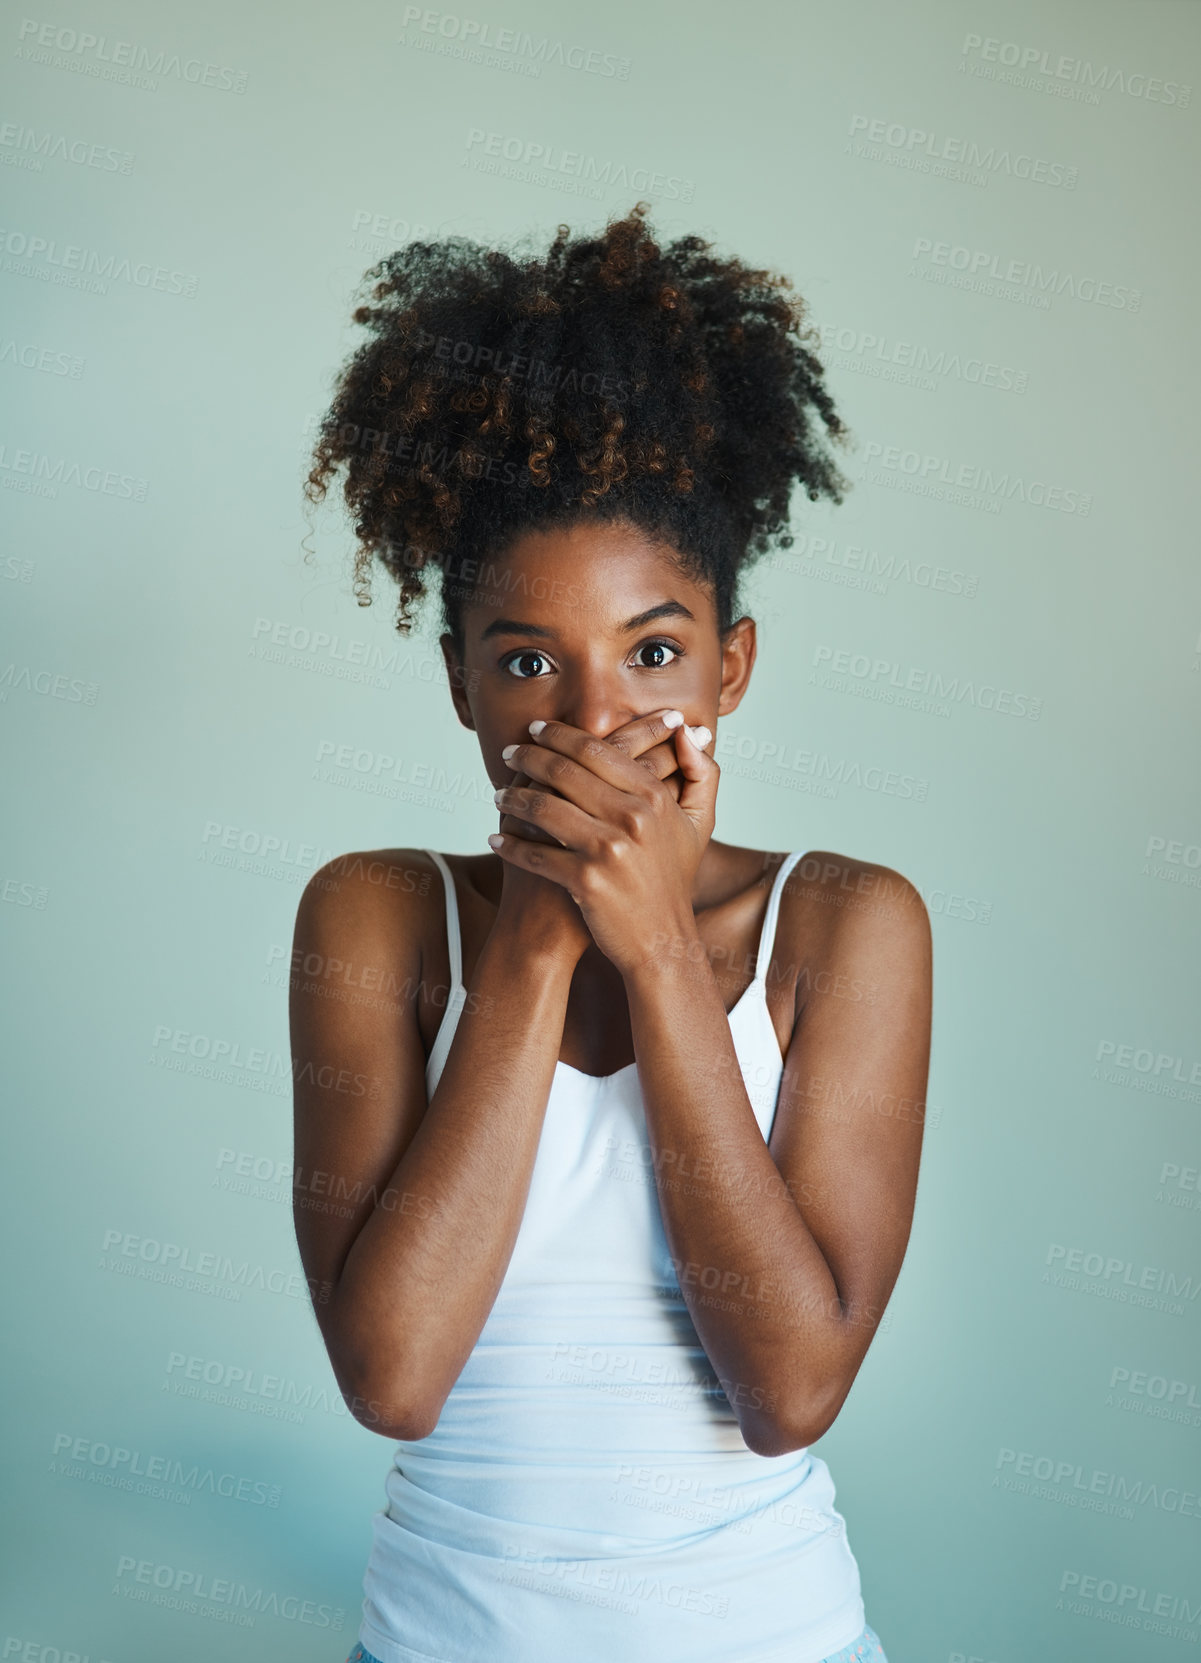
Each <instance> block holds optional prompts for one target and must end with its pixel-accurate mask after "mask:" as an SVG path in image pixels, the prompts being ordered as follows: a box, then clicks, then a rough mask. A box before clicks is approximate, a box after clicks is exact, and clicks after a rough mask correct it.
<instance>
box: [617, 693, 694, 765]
mask: <svg viewBox="0 0 1201 1663" xmlns="http://www.w3.org/2000/svg"><path fill="white" fill-rule="evenodd" d="M683 716H684V713H683V711H681V710H672V709H666V710H652V711H649V712H648V713H647V715H645V716H635V717H634V719H633V721H631V722H623V723H622V725H621V727H619V728H614V729H613V732H612V733H608V734H606V735H605V738H606V739H607V740H608V741H609V744H610V745H613V746H614V747H615V748H616V749H617V750H619V751H624V752H625V754H626V755H627V756H629V757H635V758H645V757H648V756H651V755H653V754H654V752H655V751H656V750H657V749H659V747H661V746H662V747H664V748H665V749H666V750H667V752H668V754H669V755H670V756H671V769H669V770H668V772H671V771H672V769H674V768H675V766H676V763H675V756H674V750H673V746H672V733H673V732H674V730H675V729H677V728H678V727H679V726H680V725H681V722H682V720H683ZM669 722H670V726H669ZM660 777H662V775H661V774H660Z"/></svg>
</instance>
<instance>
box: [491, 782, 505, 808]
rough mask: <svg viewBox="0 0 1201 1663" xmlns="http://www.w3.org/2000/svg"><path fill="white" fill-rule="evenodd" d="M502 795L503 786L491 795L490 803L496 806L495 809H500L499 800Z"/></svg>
mask: <svg viewBox="0 0 1201 1663" xmlns="http://www.w3.org/2000/svg"><path fill="white" fill-rule="evenodd" d="M504 794H505V792H504V787H503V786H502V787H501V788H500V790H499V791H494V792H493V793H492V801H493V802H494V803H495V804H496V806H497V808H499V807H500V802H501V798H502V797H503V796H504Z"/></svg>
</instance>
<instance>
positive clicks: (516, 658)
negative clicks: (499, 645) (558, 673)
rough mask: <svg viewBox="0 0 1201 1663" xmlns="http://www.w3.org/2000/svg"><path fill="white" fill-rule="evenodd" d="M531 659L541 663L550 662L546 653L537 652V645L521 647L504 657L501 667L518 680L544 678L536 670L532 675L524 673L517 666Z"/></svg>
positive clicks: (539, 679) (538, 679)
mask: <svg viewBox="0 0 1201 1663" xmlns="http://www.w3.org/2000/svg"><path fill="white" fill-rule="evenodd" d="M531 659H533V660H534V661H535V662H536V663H541V664H548V663H549V662H550V660H549V659H548V658H547V656H546V654H545V653H542V652H539V651H538V649H537V647H523V648H522V650H521V651H520V652H515V653H514V654H513V655H512V656H511V657H510V658H506V659H505V660H504V663H503V665H502V668H503V669H506V670H508V671H509V673H510V674H511V675H513V676H515V677H516V679H517V680H518V681H542V680H543V679H544V678H543V677H542V676H541V675H539V674H537V673H536V672H535V673H534V674H533V675H526V674H525V673H524V671H523V670H521V669H518V668H517V666H518V665H521V664H526V663H528V662H529V661H530V660H531Z"/></svg>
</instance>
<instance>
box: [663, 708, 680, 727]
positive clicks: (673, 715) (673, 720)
mask: <svg viewBox="0 0 1201 1663" xmlns="http://www.w3.org/2000/svg"><path fill="white" fill-rule="evenodd" d="M683 720H684V712H683V711H682V710H665V711H664V712H663V726H664V727H665V728H678V727H679V725H680V723H681V722H682V721H683Z"/></svg>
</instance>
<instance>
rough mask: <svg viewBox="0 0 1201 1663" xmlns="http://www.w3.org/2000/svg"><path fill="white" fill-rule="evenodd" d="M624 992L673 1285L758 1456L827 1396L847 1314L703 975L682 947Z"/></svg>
mask: <svg viewBox="0 0 1201 1663" xmlns="http://www.w3.org/2000/svg"><path fill="white" fill-rule="evenodd" d="M699 956H700V957H701V958H703V953H702V954H701V955H699ZM626 994H627V998H628V1001H629V1008H630V1022H631V1027H632V1031H633V1039H634V1050H635V1053H636V1055H637V1058H638V1075H639V1080H640V1082H641V1085H642V1092H643V1097H644V1100H645V1105H646V1123H647V1132H648V1137H649V1141H650V1144H651V1149H652V1156H653V1162H654V1172H655V1176H656V1182H657V1184H658V1193H659V1204H660V1211H661V1213H662V1217H663V1226H664V1232H665V1234H666V1237H667V1241H668V1245H669V1248H670V1252H671V1256H672V1259H673V1261H674V1264H675V1267H676V1274H677V1276H678V1279H679V1283H680V1288H681V1292H682V1294H683V1296H684V1299H685V1301H686V1303H687V1305H688V1309H689V1313H690V1315H691V1317H692V1321H693V1325H694V1327H695V1328H696V1331H697V1334H698V1336H699V1337H700V1340H701V1343H702V1344H703V1345H704V1348H705V1350H706V1352H707V1353H708V1356H709V1359H710V1361H711V1362H712V1364H713V1366H714V1368H715V1370H716V1372H717V1374H718V1377H719V1378H720V1380H721V1382H722V1385H723V1388H724V1389H725V1391H726V1394H727V1396H728V1397H729V1398H730V1401H731V1405H732V1407H733V1408H734V1410H735V1412H736V1414H737V1415H738V1419H739V1423H740V1425H741V1426H742V1428H743V1432H744V1435H746V1436H747V1438H748V1443H751V1444H752V1447H757V1446H761V1448H762V1452H763V1453H771V1452H772V1447H773V1446H777V1445H778V1444H779V1442H780V1439H781V1434H782V1433H783V1434H785V1435H786V1436H787V1437H790V1438H795V1436H796V1435H797V1431H798V1429H800V1430H802V1431H803V1428H804V1427H805V1426H806V1425H807V1424H809V1421H810V1418H811V1415H812V1413H813V1412H814V1411H815V1410H818V1409H819V1406H820V1405H822V1404H823V1403H824V1402H825V1401H826V1399H827V1398H828V1396H829V1384H828V1383H829V1381H830V1380H832V1379H834V1378H836V1377H837V1372H838V1371H837V1362H838V1359H839V1356H840V1354H841V1352H842V1349H843V1346H844V1343H845V1333H846V1327H847V1323H848V1321H850V1320H854V1313H850V1314H849V1315H848V1314H846V1313H844V1310H843V1306H842V1301H841V1299H840V1296H839V1291H838V1288H837V1285H836V1283H835V1280H834V1277H833V1275H832V1274H831V1271H830V1268H829V1265H828V1264H827V1262H826V1260H825V1257H824V1256H823V1254H822V1251H821V1249H820V1247H819V1246H818V1244H817V1242H816V1241H815V1239H814V1237H813V1235H812V1233H811V1232H810V1230H809V1229H808V1227H807V1226H806V1223H805V1220H804V1217H803V1216H802V1213H801V1211H800V1208H799V1206H798V1202H797V1199H796V1198H795V1197H794V1196H793V1195H791V1194H790V1193H789V1191H788V1189H787V1186H786V1185H785V1184H784V1182H783V1180H782V1178H781V1176H780V1173H779V1171H778V1170H777V1168H776V1165H775V1163H774V1161H773V1160H772V1158H771V1155H770V1154H769V1152H768V1148H767V1144H766V1142H765V1141H764V1137H763V1134H762V1132H761V1131H760V1129H759V1125H758V1122H757V1121H756V1119H755V1114H754V1111H753V1109H752V1107H751V1103H750V1099H749V1098H748V1096H747V1092H746V1086H745V1084H744V1081H743V1076H742V1071H741V1068H740V1066H739V1062H738V1056H737V1052H736V1051H735V1048H734V1041H733V1035H732V1033H731V1031H730V1025H729V1022H728V1021H727V1018H726V1012H725V1007H724V1004H723V1001H722V998H721V994H720V992H719V989H718V985H717V982H716V980H715V978H714V976H713V974H712V971H711V970H709V969H708V968H707V967H706V966H702V968H701V969H700V970H699V971H698V969H697V965H696V962H695V961H694V962H692V963H690V962H689V959H688V956H687V955H685V956H684V958H683V959H681V960H673V961H671V962H670V964H669V965H667V966H664V965H662V964H659V965H653V966H645V967H642V968H640V969H639V970H637V971H635V972H631V973H630V974H628V975H627V977H626ZM789 1447H793V1445H792V1444H791V1443H790V1445H789Z"/></svg>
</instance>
